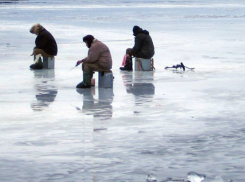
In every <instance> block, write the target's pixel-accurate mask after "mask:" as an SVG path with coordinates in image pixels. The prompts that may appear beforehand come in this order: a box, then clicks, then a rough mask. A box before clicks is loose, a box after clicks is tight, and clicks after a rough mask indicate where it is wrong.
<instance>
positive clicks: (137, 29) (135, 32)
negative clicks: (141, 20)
mask: <svg viewBox="0 0 245 182" xmlns="http://www.w3.org/2000/svg"><path fill="white" fill-rule="evenodd" d="M139 30H142V28H140V27H139V26H137V25H135V26H134V28H133V33H134V36H136V35H137V32H138V31H139Z"/></svg>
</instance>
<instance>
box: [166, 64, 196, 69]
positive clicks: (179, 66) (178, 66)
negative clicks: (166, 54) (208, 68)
mask: <svg viewBox="0 0 245 182" xmlns="http://www.w3.org/2000/svg"><path fill="white" fill-rule="evenodd" d="M168 68H175V69H178V68H180V69H181V68H182V69H183V70H184V71H185V68H187V69H190V70H194V69H195V68H189V67H187V66H185V65H184V64H183V63H182V62H181V63H180V64H177V65H173V66H172V67H168V66H167V67H165V69H168Z"/></svg>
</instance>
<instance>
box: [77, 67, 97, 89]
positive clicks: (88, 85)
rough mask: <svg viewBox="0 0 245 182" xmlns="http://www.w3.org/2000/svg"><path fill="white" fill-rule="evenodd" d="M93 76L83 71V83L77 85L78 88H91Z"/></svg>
mask: <svg viewBox="0 0 245 182" xmlns="http://www.w3.org/2000/svg"><path fill="white" fill-rule="evenodd" d="M92 73H93V72H92ZM92 75H93V74H91V72H89V71H83V81H82V82H81V83H79V84H78V85H77V88H91V76H92Z"/></svg>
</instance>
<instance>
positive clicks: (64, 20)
mask: <svg viewBox="0 0 245 182" xmlns="http://www.w3.org/2000/svg"><path fill="white" fill-rule="evenodd" d="M0 10H1V11H0V19H1V23H2V24H1V27H0V32H1V33H0V50H1V52H0V58H1V60H0V67H1V75H2V76H1V78H0V83H1V89H0V107H1V114H0V118H1V121H0V131H1V132H0V138H1V140H0V144H1V150H0V154H1V155H0V163H1V165H0V181H4V182H5V181H33V180H35V179H38V180H39V181H81V180H83V181H103V182H104V181H108V182H111V181H145V180H146V176H147V175H148V174H151V173H152V174H154V176H155V177H156V178H157V179H158V181H163V180H164V179H169V180H164V181H171V180H172V181H176V180H178V179H183V180H185V181H186V180H187V179H188V178H187V175H186V174H187V173H188V172H189V171H196V172H198V173H200V174H205V175H206V176H207V177H206V178H205V179H204V180H203V181H202V182H205V181H207V182H216V181H219V182H220V181H225V182H227V181H229V180H230V181H231V179H232V180H233V181H244V168H245V166H244V164H245V161H244V141H245V138H244V133H245V132H244V131H245V130H244V128H245V125H244V112H243V111H244V108H245V105H244V90H245V88H244V84H243V78H244V76H245V74H244V47H245V40H244V36H243V34H244V33H243V30H244V25H245V24H244V17H245V16H244V12H245V11H244V4H243V1H239V0H232V1H231V0H228V1H205V2H201V1H197V0H191V1H164V0H162V1H150V2H149V1H143V0H140V1H130V2H125V1H117V2H115V1H112V0H107V1H104V2H103V4H101V2H99V1H64V0H63V1H52V2H47V1H39V0H33V1H15V3H14V4H12V5H11V4H10V3H2V2H1V3H0ZM38 22H39V23H41V24H43V25H44V26H45V27H47V29H48V30H50V31H51V32H52V34H53V35H54V36H55V37H56V39H57V42H58V45H59V54H58V56H57V57H56V65H55V70H42V71H30V70H29V65H30V64H32V63H33V58H31V57H28V56H29V54H30V52H31V50H32V48H33V46H34V38H35V37H34V36H33V35H31V34H30V33H29V29H30V26H31V25H32V24H34V23H38ZM134 25H139V26H141V27H143V28H144V29H147V30H149V32H150V34H151V36H152V38H153V40H155V41H154V43H155V47H156V55H155V56H154V60H155V67H156V70H155V71H154V72H140V73H139V72H120V71H119V69H118V68H119V67H120V66H121V62H122V58H123V55H124V53H125V49H126V48H128V47H130V46H132V45H133V41H134V39H133V36H132V32H131V29H132V27H133V26H134ZM88 33H89V34H93V35H95V37H96V38H98V39H99V40H101V41H102V42H105V43H106V44H107V45H108V46H109V47H110V49H111V53H112V57H113V61H114V64H113V73H114V77H115V79H114V87H113V89H110V90H103V89H99V88H98V86H97V84H98V75H97V74H95V75H94V78H95V79H96V86H95V87H94V88H93V89H91V90H89V91H87V92H85V93H79V92H78V91H77V90H76V89H75V86H76V85H77V84H78V83H79V82H81V80H82V72H81V67H76V68H74V65H75V63H76V61H77V60H79V59H81V58H83V57H84V56H85V55H86V54H87V48H86V46H85V45H84V44H83V42H82V37H83V36H84V35H86V34H88ZM180 62H183V63H184V64H185V65H187V66H190V67H195V71H193V72H187V71H186V72H183V71H179V70H177V71H172V70H165V69H164V68H165V67H166V66H169V65H176V64H179V63H180ZM72 68H74V69H73V70H71V69H72ZM70 70H71V71H70ZM13 174H15V175H13ZM216 176H220V178H216ZM170 178H171V179H170ZM179 181H180V180H179Z"/></svg>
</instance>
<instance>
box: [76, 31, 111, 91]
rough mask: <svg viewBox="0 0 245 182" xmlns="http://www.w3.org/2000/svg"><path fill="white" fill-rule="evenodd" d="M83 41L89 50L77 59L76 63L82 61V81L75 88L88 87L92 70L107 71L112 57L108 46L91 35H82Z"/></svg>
mask: <svg viewBox="0 0 245 182" xmlns="http://www.w3.org/2000/svg"><path fill="white" fill-rule="evenodd" d="M83 42H85V44H86V46H87V47H88V48H89V50H88V56H87V57H86V58H84V59H82V60H79V61H77V65H79V64H81V63H83V64H82V70H83V81H82V82H81V83H79V84H78V85H77V88H90V87H91V78H92V77H93V72H94V71H109V70H110V69H111V68H112V58H111V53H110V50H109V48H108V47H107V46H106V45H105V44H104V43H102V42H101V41H99V40H97V39H95V38H94V37H93V35H86V36H85V37H83Z"/></svg>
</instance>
